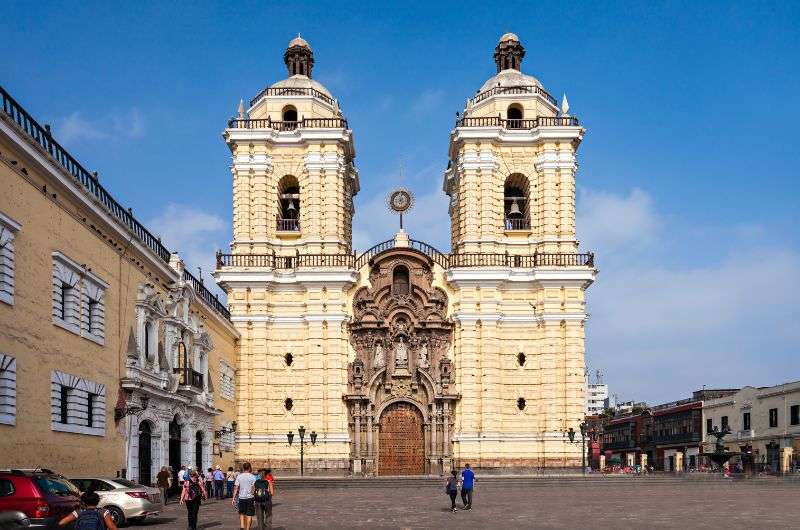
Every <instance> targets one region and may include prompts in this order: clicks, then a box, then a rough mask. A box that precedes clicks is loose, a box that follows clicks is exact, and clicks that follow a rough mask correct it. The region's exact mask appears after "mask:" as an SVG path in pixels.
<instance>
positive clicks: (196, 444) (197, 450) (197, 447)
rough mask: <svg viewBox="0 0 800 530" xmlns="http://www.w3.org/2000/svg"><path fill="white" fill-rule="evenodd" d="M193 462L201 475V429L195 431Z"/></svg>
mask: <svg viewBox="0 0 800 530" xmlns="http://www.w3.org/2000/svg"><path fill="white" fill-rule="evenodd" d="M194 463H195V466H197V472H198V473H200V476H203V431H197V434H196V435H195V442H194Z"/></svg>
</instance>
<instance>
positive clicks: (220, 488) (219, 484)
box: [214, 466, 225, 500]
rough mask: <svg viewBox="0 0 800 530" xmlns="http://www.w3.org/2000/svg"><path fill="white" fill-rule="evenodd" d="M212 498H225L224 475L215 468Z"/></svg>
mask: <svg viewBox="0 0 800 530" xmlns="http://www.w3.org/2000/svg"><path fill="white" fill-rule="evenodd" d="M214 497H215V498H216V499H217V500H222V498H223V497H225V473H223V472H222V470H221V469H220V468H219V466H217V468H216V469H215V470H214Z"/></svg>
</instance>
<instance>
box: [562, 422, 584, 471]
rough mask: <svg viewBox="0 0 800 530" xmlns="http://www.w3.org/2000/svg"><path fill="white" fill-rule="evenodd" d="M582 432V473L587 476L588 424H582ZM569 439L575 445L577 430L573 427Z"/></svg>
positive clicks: (568, 434) (568, 431)
mask: <svg viewBox="0 0 800 530" xmlns="http://www.w3.org/2000/svg"><path fill="white" fill-rule="evenodd" d="M579 427H580V430H581V473H583V474H584V475H585V474H586V432H587V428H588V425H586V422H585V421H584V422H581V424H580V425H579ZM567 437H568V438H569V443H575V429H573V428H572V427H570V428H569V430H567Z"/></svg>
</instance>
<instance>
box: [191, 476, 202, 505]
mask: <svg viewBox="0 0 800 530" xmlns="http://www.w3.org/2000/svg"><path fill="white" fill-rule="evenodd" d="M202 495H203V492H202V491H201V490H200V481H199V480H198V481H197V482H195V481H193V480H190V481H189V500H190V501H193V500H195V499H196V498H198V497H200V496H202Z"/></svg>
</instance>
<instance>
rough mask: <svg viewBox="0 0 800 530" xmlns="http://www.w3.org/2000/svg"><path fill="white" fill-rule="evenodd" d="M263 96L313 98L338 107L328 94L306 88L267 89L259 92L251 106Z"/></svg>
mask: <svg viewBox="0 0 800 530" xmlns="http://www.w3.org/2000/svg"><path fill="white" fill-rule="evenodd" d="M263 96H311V97H314V98H317V99H321V100H322V101H324V102H325V103H327V104H328V105H336V101H334V99H333V98H332V97H330V96H329V95H327V94H324V93H322V92H320V91H319V90H317V89H314V88H311V87H306V88H301V87H276V88H270V87H267V88H265V89H264V90H262V91H261V92H259V93H258V94H257V95H256V97H254V98H253V99H251V100H250V106H251V107H252V106H253V105H255V104H256V103H258V100H259V99H261V98H262V97H263Z"/></svg>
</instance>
